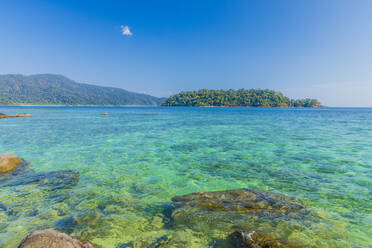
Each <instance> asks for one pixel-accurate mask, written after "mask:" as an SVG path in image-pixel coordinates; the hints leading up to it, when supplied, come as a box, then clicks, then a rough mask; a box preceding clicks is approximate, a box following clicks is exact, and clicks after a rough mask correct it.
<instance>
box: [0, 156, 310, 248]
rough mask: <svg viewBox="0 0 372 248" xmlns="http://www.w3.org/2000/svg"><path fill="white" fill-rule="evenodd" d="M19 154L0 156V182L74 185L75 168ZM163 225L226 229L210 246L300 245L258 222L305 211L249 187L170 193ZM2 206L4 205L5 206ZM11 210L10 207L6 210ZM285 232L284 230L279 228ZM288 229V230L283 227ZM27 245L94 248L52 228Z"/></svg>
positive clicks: (281, 222) (162, 243)
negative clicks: (51, 166) (51, 167)
mask: <svg viewBox="0 0 372 248" xmlns="http://www.w3.org/2000/svg"><path fill="white" fill-rule="evenodd" d="M27 165H28V164H27V163H26V162H25V161H24V160H23V159H22V158H19V157H17V156H14V155H12V154H1V155H0V187H12V186H17V185H24V184H35V185H36V186H38V187H48V188H50V189H51V190H53V191H54V190H58V189H61V188H66V187H67V188H69V187H73V186H74V185H75V184H77V183H78V181H79V178H80V175H79V172H77V171H74V170H62V171H52V172H42V173H41V172H34V171H33V170H32V169H30V168H29V166H27ZM171 206H172V207H171V211H170V216H169V225H168V228H171V229H173V228H175V229H184V228H189V229H191V230H195V231H203V232H208V230H209V229H210V230H211V231H213V229H215V228H218V229H219V230H223V231H224V233H225V234H226V235H225V236H224V237H220V238H219V239H216V240H215V241H214V242H213V243H211V244H210V245H211V247H214V248H277V247H287V248H296V247H303V246H301V245H299V244H297V243H292V242H290V241H287V240H281V239H280V238H278V237H272V236H270V233H268V232H266V231H265V230H264V229H262V230H261V229H260V228H259V227H258V226H257V223H265V222H266V223H270V224H272V225H273V226H276V227H277V228H283V229H286V228H290V225H289V224H288V222H287V221H288V220H291V219H298V220H299V221H302V220H303V219H306V216H307V215H309V214H310V213H309V212H308V211H307V210H306V209H305V208H304V207H303V206H302V205H301V204H299V203H298V202H297V201H296V200H295V199H291V198H288V197H285V196H283V195H280V194H273V193H268V192H264V191H259V190H252V189H235V190H225V191H216V192H201V193H191V194H186V195H182V196H176V197H173V198H172V203H171ZM6 210H7V209H6ZM9 211H11V210H9ZM284 231H286V230H284ZM287 231H288V230H287ZM174 245H176V246H177V241H174V240H172V235H164V236H162V237H158V238H155V241H151V242H150V241H149V242H141V243H138V242H135V243H127V244H121V245H119V246H118V247H120V248H122V247H174ZM31 247H40V248H43V247H52V248H60V247H75V248H93V247H98V246H97V245H93V244H91V243H89V242H88V241H84V242H82V241H79V240H77V239H75V238H72V237H70V236H69V235H67V234H65V233H63V232H60V231H57V230H54V229H45V230H36V231H34V232H32V233H31V234H30V235H28V236H27V237H26V238H25V239H24V240H23V241H22V242H21V243H20V245H19V248H31Z"/></svg>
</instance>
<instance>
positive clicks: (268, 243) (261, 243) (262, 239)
mask: <svg viewBox="0 0 372 248" xmlns="http://www.w3.org/2000/svg"><path fill="white" fill-rule="evenodd" d="M299 247H301V246H298V245H297V244H291V243H288V242H285V241H282V240H279V239H272V238H270V237H268V236H265V235H262V234H260V233H258V232H255V231H250V232H244V231H235V232H233V233H231V234H230V235H229V236H228V237H227V239H226V240H224V241H223V242H221V243H219V244H217V245H215V246H214V248H299Z"/></svg>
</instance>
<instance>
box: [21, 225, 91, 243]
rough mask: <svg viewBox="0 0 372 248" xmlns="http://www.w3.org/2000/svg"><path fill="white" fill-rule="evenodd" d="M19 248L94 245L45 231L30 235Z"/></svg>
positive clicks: (51, 230) (54, 231)
mask: <svg viewBox="0 0 372 248" xmlns="http://www.w3.org/2000/svg"><path fill="white" fill-rule="evenodd" d="M18 248H93V245H92V244H91V243H89V242H87V241H85V242H81V241H79V240H77V239H74V238H72V237H70V236H69V235H67V234H65V233H62V232H59V231H56V230H53V229H45V230H39V231H35V232H33V233H31V234H30V235H28V236H27V237H26V238H25V239H24V240H23V241H22V243H21V244H20V245H19V246H18Z"/></svg>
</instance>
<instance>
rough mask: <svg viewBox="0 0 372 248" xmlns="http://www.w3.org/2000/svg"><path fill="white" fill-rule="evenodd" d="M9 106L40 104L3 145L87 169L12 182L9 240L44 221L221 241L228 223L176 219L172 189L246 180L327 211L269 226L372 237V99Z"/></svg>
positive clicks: (322, 243) (6, 208)
mask: <svg viewBox="0 0 372 248" xmlns="http://www.w3.org/2000/svg"><path fill="white" fill-rule="evenodd" d="M0 112H2V113H7V114H16V113H24V112H25V113H30V114H31V115H32V117H31V118H14V119H3V120H0V153H13V154H15V155H18V156H20V157H23V158H25V159H26V160H27V161H29V162H30V163H31V164H32V166H31V167H30V168H32V170H34V171H35V172H36V173H43V172H50V171H56V170H76V171H78V172H79V173H80V180H79V182H78V183H77V184H73V185H68V186H67V187H58V188H53V187H51V186H50V185H40V184H32V183H31V184H19V185H16V186H12V187H1V188H0V247H6V248H8V247H9V248H10V247H16V246H17V244H18V243H19V242H20V241H21V240H22V238H23V237H24V236H26V235H27V234H28V233H30V232H31V231H33V230H36V229H41V228H57V229H60V230H63V231H65V232H67V233H69V234H72V235H74V236H76V237H79V238H81V239H88V240H90V241H92V242H94V243H96V244H100V245H102V246H103V247H109V248H111V247H115V248H116V247H120V246H121V245H123V244H126V243H129V242H133V243H132V244H134V246H136V247H142V246H143V244H145V243H147V244H148V243H152V242H154V241H156V239H157V238H160V237H163V236H164V235H170V236H171V239H172V242H171V243H169V244H168V245H165V246H164V247H209V246H211V244H212V242H213V240H215V239H217V238H223V237H225V236H226V235H227V234H228V233H226V230H225V229H223V228H222V229H221V228H219V227H216V228H215V229H213V226H212V227H211V226H210V225H208V228H205V230H203V229H201V230H200V229H198V230H195V229H192V228H187V227H170V226H169V225H168V224H167V223H168V216H167V210H168V209H169V207H170V199H171V198H172V197H174V196H176V195H182V194H186V193H191V192H202V191H215V190H226V189H236V188H243V187H244V188H251V189H259V190H264V191H268V192H273V193H281V194H284V195H286V196H289V197H296V198H297V199H298V200H299V201H300V202H301V204H302V205H304V206H305V207H306V208H307V210H309V211H311V212H312V213H313V215H314V216H316V217H314V218H312V219H310V220H309V221H306V222H305V223H301V222H298V223H297V222H296V223H294V225H293V226H295V227H296V228H292V229H291V230H289V231H286V232H282V231H281V228H280V226H274V225H271V224H270V223H264V224H259V225H257V226H256V227H255V228H256V229H257V230H262V231H263V232H266V233H270V234H271V235H272V236H273V237H277V238H282V239H288V240H294V241H296V242H300V243H302V244H304V245H305V246H308V247H368V246H369V245H371V244H372V109H351V108H350V109H341V108H340V109H339V108H335V109H332V108H324V109H280V108H276V109H266V108H259V109H255V108H93V107H90V108H83V107H81V108H76V107H0ZM102 112H108V113H109V115H108V116H104V117H103V116H101V113H102ZM25 173H28V172H25ZM288 223H291V220H289V222H288ZM292 224H293V223H292ZM123 247H124V246H123Z"/></svg>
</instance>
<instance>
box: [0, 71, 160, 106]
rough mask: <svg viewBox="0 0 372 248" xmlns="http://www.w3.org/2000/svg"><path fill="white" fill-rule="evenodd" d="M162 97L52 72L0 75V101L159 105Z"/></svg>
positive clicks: (27, 104) (26, 104)
mask: <svg viewBox="0 0 372 248" xmlns="http://www.w3.org/2000/svg"><path fill="white" fill-rule="evenodd" d="M164 101H165V98H158V97H154V96H150V95H146V94H139V93H134V92H130V91H126V90H123V89H119V88H113V87H102V86H97V85H90V84H82V83H77V82H75V81H73V80H71V79H69V78H67V77H65V76H62V75H56V74H38V75H30V76H25V75H20V74H8V75H0V105H17V106H159V105H160V104H161V103H162V102H164Z"/></svg>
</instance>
